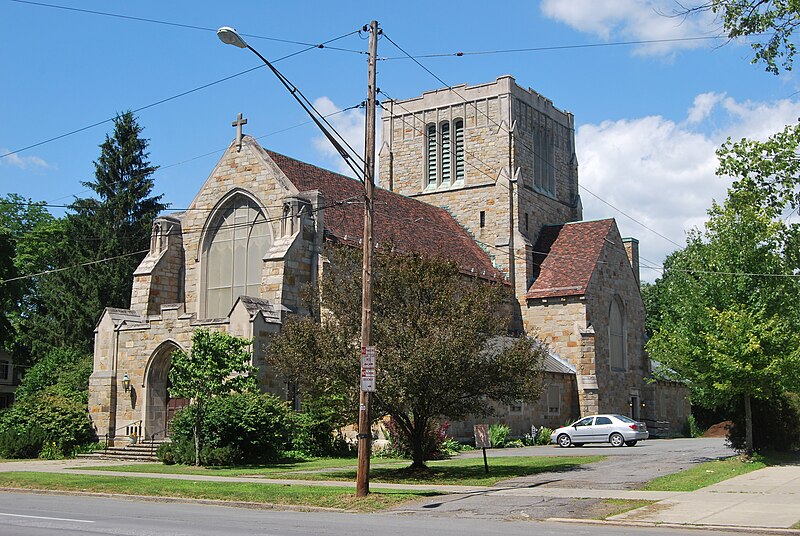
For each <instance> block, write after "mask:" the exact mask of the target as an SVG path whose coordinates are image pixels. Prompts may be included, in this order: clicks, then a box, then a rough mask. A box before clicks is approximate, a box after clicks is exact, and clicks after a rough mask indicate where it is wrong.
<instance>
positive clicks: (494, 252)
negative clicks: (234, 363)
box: [89, 77, 689, 437]
mask: <svg viewBox="0 0 800 536" xmlns="http://www.w3.org/2000/svg"><path fill="white" fill-rule="evenodd" d="M384 106H385V107H387V108H388V110H389V112H388V113H385V114H384V117H383V146H382V148H381V152H380V186H381V188H378V189H376V194H375V207H376V210H375V213H376V216H375V222H376V223H375V231H374V235H375V240H376V242H377V243H378V244H386V243H391V244H392V246H393V247H395V248H398V249H401V250H409V251H417V252H419V253H422V254H426V255H438V256H442V257H446V258H449V259H452V260H454V261H456V262H457V263H458V264H459V266H460V267H461V270H462V272H463V273H464V274H468V275H472V276H475V277H480V278H486V279H491V280H503V281H505V282H506V283H507V284H509V285H511V286H512V288H513V289H514V290H515V294H516V296H517V298H518V300H517V307H516V308H515V311H514V319H515V320H514V331H516V332H518V333H520V334H522V333H528V334H531V335H537V336H539V337H540V338H542V339H543V340H545V341H546V342H548V344H549V345H550V348H551V354H552V355H551V356H550V357H549V358H548V360H547V362H546V364H545V369H546V375H545V376H546V384H547V385H546V388H545V394H544V395H543V397H542V399H541V400H540V402H539V403H538V404H516V405H513V406H511V407H509V408H504V411H502V412H501V415H500V416H499V418H500V419H501V420H504V421H506V422H508V423H509V424H510V425H512V426H513V428H514V430H513V432H514V433H515V434H516V435H520V434H522V433H525V432H526V431H528V430H529V429H530V426H531V425H536V426H540V425H547V426H553V425H556V424H559V425H560V424H563V423H564V421H566V420H568V419H570V418H573V417H577V416H579V415H582V414H587V413H591V412H595V411H602V412H618V413H626V414H631V415H634V416H638V417H642V418H648V419H653V420H662V421H669V422H670V423H671V426H672V427H673V428H674V429H678V428H680V427H681V426H682V424H683V421H684V420H685V418H686V416H687V415H688V409H689V408H688V403H687V402H686V401H685V395H686V392H685V390H683V389H682V388H680V387H676V386H672V385H666V384H648V383H646V381H645V378H646V377H647V376H649V374H650V370H649V365H648V363H649V361H648V360H647V356H646V355H645V353H644V349H643V344H644V308H643V305H642V301H641V296H640V294H639V287H638V251H637V247H636V246H637V243H636V241H635V240H632V239H626V240H623V239H622V238H621V237H620V236H619V231H618V230H617V227H616V224H615V223H614V221H613V220H601V221H597V222H580V221H578V220H580V218H581V212H582V210H581V205H580V197H579V195H578V174H577V161H576V158H575V153H574V123H573V119H572V115H571V114H568V113H565V112H562V111H560V110H558V109H556V108H554V107H553V105H552V102H551V101H549V100H548V99H545V98H544V97H542V96H540V95H538V94H537V93H535V92H534V91H532V90H524V89H522V88H520V87H519V86H517V85H516V83H515V82H514V80H513V78H511V77H501V78H498V79H497V81H496V82H493V83H490V84H484V85H480V86H473V87H467V86H459V87H456V88H451V89H445V90H439V91H435V92H430V93H426V94H424V95H423V96H422V97H420V98H417V99H411V100H408V101H393V102H388V103H384ZM509 125H514V129H513V130H514V134H513V136H510V135H509V133H508V126H509ZM509 164H510V168H509ZM509 169H513V170H514V171H513V173H510V172H509ZM509 177H511V178H512V181H509ZM362 195H363V187H362V185H361V183H360V182H359V181H357V180H353V179H350V178H347V177H344V176H342V175H339V174H336V173H333V172H330V171H326V170H323V169H320V168H317V167H315V166H312V165H309V164H305V163H303V162H300V161H297V160H294V159H292V158H289V157H286V156H283V155H280V154H277V153H274V152H272V151H268V150H266V149H264V148H262V147H261V146H260V145H259V144H258V143H257V142H256V141H255V140H254V139H252V138H251V137H249V136H240V137H237V139H236V140H234V142H233V143H232V144H231V146H230V147H229V148H228V149H227V151H226V152H225V154H224V155H223V156H222V158H221V159H220V161H219V162H218V163H217V165H216V166H215V168H214V169H213V170H212V172H211V174H210V176H209V177H208V179H207V180H206V182H205V183H204V184H203V185H202V187H201V188H200V191H199V193H198V194H197V196H196V197H195V199H194V200H193V201H192V203H191V204H190V206H189V207H188V208H187V210H185V211H183V212H180V213H175V214H170V215H168V216H163V217H159V218H157V219H156V221H155V222H154V224H153V235H152V240H151V244H150V252H149V254H148V255H147V257H146V258H145V259H144V260H143V261H142V263H141V264H140V266H139V268H138V269H137V270H136V272H135V274H134V284H133V292H132V297H131V307H130V309H107V310H106V311H105V312H104V313H103V316H102V317H101V319H100V321H99V322H98V325H97V329H96V332H95V356H94V372H93V373H92V376H91V379H90V387H89V410H90V415H91V417H92V419H93V421H94V424H95V426H96V428H97V431H98V434H99V435H101V436H102V435H105V434H109V435H110V436H120V435H129V432H130V431H131V430H135V431H137V433H138V434H139V435H144V436H145V437H151V436H154V437H160V436H162V435H164V434H166V433H167V430H168V422H169V420H170V418H171V417H172V414H173V413H174V411H175V409H177V408H179V407H181V406H182V405H185V403H186V401H184V400H170V399H169V396H168V394H167V388H168V376H167V373H168V370H169V365H170V356H171V354H172V352H173V351H174V350H176V349H179V348H180V349H184V350H188V347H189V344H190V342H191V335H192V332H193V331H194V330H195V329H197V328H198V327H205V328H208V329H212V330H220V331H226V332H228V333H231V334H233V335H237V336H242V337H246V338H253V339H254V341H255V343H254V347H253V348H254V357H253V359H254V364H255V365H256V366H257V367H258V368H259V370H260V378H259V380H260V384H261V386H262V387H263V389H265V390H267V391H270V392H274V393H277V394H280V395H281V396H287V391H286V385H285V383H284V382H283V381H282V380H281V379H280V378H278V377H277V376H276V375H275V374H273V373H272V371H270V370H269V369H268V367H267V366H266V364H265V361H264V351H265V349H266V346H267V344H268V341H269V339H270V337H271V336H272V335H273V334H275V333H277V332H278V331H279V330H280V326H281V322H282V320H283V318H284V317H285V315H286V314H287V313H289V312H292V313H298V314H307V313H308V312H309V311H308V310H307V308H306V305H305V303H304V301H303V299H302V297H301V291H302V289H303V288H304V286H305V285H307V284H309V283H312V284H313V283H315V282H316V281H317V278H319V277H320V274H321V273H322V271H323V268H324V265H325V263H326V262H327V256H326V250H327V248H329V247H331V246H332V245H333V244H344V245H351V246H355V247H360V242H361V237H362V233H363V202H362V201H361V199H362ZM124 375H127V377H128V378H129V379H130V388H129V390H128V391H127V392H126V391H125V390H124V389H123V387H122V383H121V381H122V378H123V377H124ZM663 393H667V394H666V395H665V394H663ZM459 426H461V428H460V429H459V428H458V427H459ZM453 430H457V431H456V432H455V433H456V435H460V436H466V435H469V433H470V432H469V430H471V428H470V426H469V423H468V422H466V423H461V424H460V425H459V424H456V425H455V427H454V428H453Z"/></svg>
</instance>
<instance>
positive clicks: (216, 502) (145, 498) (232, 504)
mask: <svg viewBox="0 0 800 536" xmlns="http://www.w3.org/2000/svg"><path fill="white" fill-rule="evenodd" d="M0 491H8V492H14V493H31V494H37V495H63V496H75V497H101V498H106V499H123V500H127V501H140V502H170V503H186V504H200V505H206V506H227V507H229V508H247V509H249V510H289V511H296V512H339V513H345V514H352V513H358V512H356V511H354V510H345V509H344V508H330V507H324V506H303V505H296V504H280V503H257V502H246V501H223V500H221V499H192V498H191V497H166V496H160V495H128V494H126V493H99V492H95V491H66V490H56V489H34V488H4V487H0Z"/></svg>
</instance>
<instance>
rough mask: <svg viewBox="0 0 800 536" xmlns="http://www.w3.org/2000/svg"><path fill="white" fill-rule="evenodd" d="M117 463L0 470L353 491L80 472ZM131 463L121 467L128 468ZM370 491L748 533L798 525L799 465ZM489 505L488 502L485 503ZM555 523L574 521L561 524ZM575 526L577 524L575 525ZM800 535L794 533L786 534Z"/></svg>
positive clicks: (4, 467)
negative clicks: (541, 506)
mask: <svg viewBox="0 0 800 536" xmlns="http://www.w3.org/2000/svg"><path fill="white" fill-rule="evenodd" d="M119 463H120V462H104V461H99V460H62V461H23V462H6V463H2V464H0V471H3V472H6V471H34V472H49V473H71V474H94V475H107V476H112V475H113V476H118V477H143V478H172V479H185V480H195V481H197V480H204V481H220V482H247V483H255V482H260V483H264V484H284V485H291V484H307V485H313V486H343V487H352V486H354V483H352V482H337V481H318V480H288V479H271V478H262V477H260V476H253V477H225V476H212V475H169V474H154V473H130V472H123V471H96V470H89V469H85V467H89V466H97V465H100V464H103V465H108V466H113V465H115V464H119ZM129 463H130V462H125V464H129ZM371 487H372V488H373V489H408V490H417V491H419V490H434V491H439V492H441V493H446V494H449V495H451V496H471V497H476V496H484V497H486V498H487V499H493V500H500V501H502V500H503V498H504V497H505V498H507V499H508V498H511V497H515V498H523V499H524V498H525V497H530V498H531V500H535V498H545V497H546V498H564V499H644V500H650V501H658V502H656V503H654V504H651V505H649V506H646V507H644V508H640V509H637V510H633V511H630V512H626V513H624V514H621V515H617V516H614V517H612V518H610V521H611V522H614V523H619V524H636V525H651V524H656V525H661V524H669V525H690V526H703V527H724V528H734V527H739V528H742V529H750V530H753V531H758V530H759V529H765V528H766V529H789V528H790V527H792V525H794V524H795V523H798V522H800V465H786V466H780V467H768V468H765V469H760V470H758V471H753V472H751V473H748V474H745V475H741V476H738V477H734V478H732V479H729V480H726V481H724V482H720V483H719V484H714V485H712V486H708V487H706V488H703V489H701V490H698V491H692V492H655V491H637V490H623V489H585V488H582V489H577V488H557V487H549V486H528V487H514V486H513V484H512V485H511V486H509V487H503V486H496V487H482V486H445V485H440V486H431V485H415V484H380V483H375V482H373V483H372V484H371ZM490 502H491V501H490ZM560 521H576V520H567V519H562V520H560ZM578 522H580V521H578ZM785 532H787V533H795V534H799V535H800V530H798V531H785Z"/></svg>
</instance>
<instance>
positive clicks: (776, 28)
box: [679, 0, 800, 74]
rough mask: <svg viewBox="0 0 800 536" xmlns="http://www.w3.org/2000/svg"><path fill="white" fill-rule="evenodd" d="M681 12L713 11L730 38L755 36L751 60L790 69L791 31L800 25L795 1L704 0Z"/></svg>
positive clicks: (775, 70) (771, 68)
mask: <svg viewBox="0 0 800 536" xmlns="http://www.w3.org/2000/svg"><path fill="white" fill-rule="evenodd" d="M679 5H680V6H681V8H680V11H681V12H682V13H692V12H698V11H712V12H714V13H716V14H718V15H719V17H720V18H721V20H722V27H723V31H724V32H725V35H727V36H728V37H729V38H730V39H736V38H739V37H750V36H752V37H754V38H755V39H756V41H755V42H754V43H752V44H751V47H752V48H753V51H754V53H755V54H754V56H753V60H752V62H753V63H759V62H763V63H764V64H765V65H766V67H765V69H766V71H767V72H770V73H772V74H780V72H781V69H783V70H786V71H789V70H791V69H792V63H793V60H794V56H795V54H796V53H797V46H796V44H795V38H794V35H793V34H794V31H795V30H796V29H797V26H798V25H800V1H798V0H706V1H703V2H702V3H701V4H699V5H696V6H693V7H690V8H688V9H687V8H686V7H684V5H683V4H679Z"/></svg>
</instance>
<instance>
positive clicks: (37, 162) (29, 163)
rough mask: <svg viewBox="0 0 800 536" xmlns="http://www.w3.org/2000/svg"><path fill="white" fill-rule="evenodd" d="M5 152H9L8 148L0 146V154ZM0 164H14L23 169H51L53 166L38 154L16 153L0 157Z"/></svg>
mask: <svg viewBox="0 0 800 536" xmlns="http://www.w3.org/2000/svg"><path fill="white" fill-rule="evenodd" d="M6 153H9V150H8V149H7V148H5V147H0V154H6ZM0 165H8V166H14V167H16V168H19V169H21V170H23V171H28V170H41V169H52V167H53V166H51V165H50V164H48V163H47V162H45V161H44V159H42V158H39V157H38V156H20V155H19V154H17V153H9V154H8V156H5V157H3V158H0Z"/></svg>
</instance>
